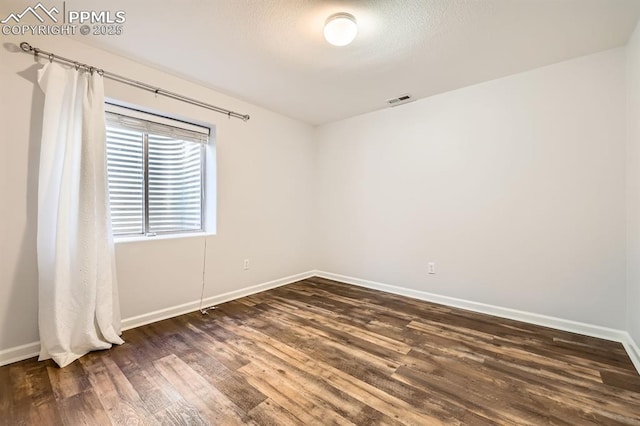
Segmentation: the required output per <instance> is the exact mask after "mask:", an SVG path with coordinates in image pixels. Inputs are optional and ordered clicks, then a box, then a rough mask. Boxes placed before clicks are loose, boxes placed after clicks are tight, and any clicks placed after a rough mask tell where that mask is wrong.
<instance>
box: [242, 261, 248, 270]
mask: <svg viewBox="0 0 640 426" xmlns="http://www.w3.org/2000/svg"><path fill="white" fill-rule="evenodd" d="M242 269H244V270H245V271H246V270H247V269H249V259H245V260H244V262H242Z"/></svg>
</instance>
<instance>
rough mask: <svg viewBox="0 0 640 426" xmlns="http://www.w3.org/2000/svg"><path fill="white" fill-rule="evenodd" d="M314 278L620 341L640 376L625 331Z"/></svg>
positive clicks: (639, 355) (639, 359)
mask: <svg viewBox="0 0 640 426" xmlns="http://www.w3.org/2000/svg"><path fill="white" fill-rule="evenodd" d="M315 275H316V276H318V277H321V278H326V279H330V280H334V281H339V282H343V283H347V284H353V285H357V286H360V287H365V288H369V289H373V290H380V291H384V292H387V293H392V294H397V295H400V296H407V297H411V298H413V299H419V300H425V301H427V302H433V303H438V304H441V305H446V306H451V307H454V308H460V309H466V310H468V311H474V312H480V313H483V314H489V315H493V316H496V317H501V318H508V319H512V320H516V321H522V322H526V323H530V324H535V325H541V326H544V327H550V328H555V329H557V330H562V331H568V332H571V333H577V334H582V335H585V336H591V337H597V338H600V339H605V340H611V341H614V342H620V343H622V345H623V346H624V347H625V349H626V351H627V353H628V354H629V357H630V358H631V361H632V362H633V364H634V366H635V367H636V370H638V373H640V350H639V349H638V346H637V345H636V344H635V342H634V341H633V339H632V338H631V336H630V335H629V333H627V332H626V331H623V330H616V329H613V328H607V327H601V326H598V325H593V324H587V323H582V322H578V321H572V320H567V319H563V318H556V317H551V316H547V315H540V314H535V313H532V312H526V311H520V310H517V309H511V308H504V307H501V306H495V305H488V304H485V303H480V302H473V301H471V300H464V299H458V298H455V297H449V296H442V295H439V294H434V293H428V292H426V291H421V290H414V289H410V288H406V287H398V286H394V285H390V284H383V283H379V282H375V281H369V280H363V279H360V278H354V277H349V276H345V275H340V274H334V273H331V272H324V271H315Z"/></svg>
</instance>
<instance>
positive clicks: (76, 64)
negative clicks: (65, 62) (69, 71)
mask: <svg viewBox="0 0 640 426" xmlns="http://www.w3.org/2000/svg"><path fill="white" fill-rule="evenodd" d="M73 65H74V66H75V67H76V71H78V70H79V69H80V64H79V63H77V62H74V63H73Z"/></svg>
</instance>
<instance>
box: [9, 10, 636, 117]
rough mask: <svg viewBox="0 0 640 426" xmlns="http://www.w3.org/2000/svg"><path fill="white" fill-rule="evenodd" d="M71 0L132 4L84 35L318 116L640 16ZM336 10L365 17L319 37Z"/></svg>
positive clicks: (591, 41)
mask: <svg viewBox="0 0 640 426" xmlns="http://www.w3.org/2000/svg"><path fill="white" fill-rule="evenodd" d="M8 2H9V3H15V4H21V5H28V4H30V3H32V2H24V1H21V0H20V1H17V0H8ZM45 3H46V2H45ZM53 3H55V2H52V4H53ZM66 3H67V8H68V9H70V8H76V9H84V10H90V9H97V10H104V9H109V10H117V9H122V10H124V11H126V14H127V22H126V25H125V32H124V34H123V35H121V36H111V37H106V36H100V37H90V36H78V38H79V39H80V40H81V41H83V42H85V43H88V44H91V45H94V46H97V47H100V48H103V49H106V50H109V51H112V52H115V53H118V54H120V55H122V56H126V57H130V58H134V59H136V60H138V61H140V62H142V63H146V64H150V65H153V66H155V67H158V68H161V69H165V70H168V71H170V72H172V73H173V74H177V75H180V76H183V77H186V78H189V79H191V80H195V81H199V82H201V83H203V84H204V85H206V86H209V87H212V88H215V89H218V90H221V91H223V92H226V93H229V94H232V95H235V96H237V97H239V98H242V99H245V100H248V101H251V102H253V103H255V104H258V105H261V106H264V107H267V108H269V109H272V110H274V111H277V112H281V113H283V114H285V115H288V116H290V117H294V118H297V119H300V120H303V121H305V122H308V123H311V124H321V123H326V122H330V121H333V120H338V119H341V118H346V117H349V116H353V115H357V114H361V113H364V112H368V111H372V110H376V109H380V108H385V107H386V104H385V100H386V99H389V98H393V97H396V96H398V95H401V94H404V93H411V94H412V95H413V96H414V97H415V98H421V97H426V96H430V95H433V94H437V93H441V92H444V91H448V90H452V89H456V88H459V87H463V86H466V85H470V84H474V83H478V82H481V81H486V80H490V79H494V78H498V77H502V76H505V75H509V74H513V73H516V72H521V71H525V70H528V69H532V68H536V67H539V66H543V65H547V64H551V63H555V62H559V61H562V60H565V59H569V58H572V57H576V56H581V55H585V54H588V53H593V52H597V51H601V50H604V49H608V48H612V47H616V46H621V45H623V44H625V43H626V41H627V39H628V37H629V35H630V34H631V32H632V30H633V28H634V27H635V24H636V22H637V21H638V17H639V16H640V0H421V1H420V0H366V1H365V0H344V1H310V0H306V1H305V0H273V1H267V0H215V1H202V0H181V1H178V0H163V1H162V2H158V1H153V2H152V1H135V2H133V1H123V0H111V1H108V2H107V1H104V0H102V1H97V0H67V2H66ZM16 8H18V7H17V6H16ZM336 12H348V13H351V14H353V15H354V16H355V17H356V19H357V21H358V24H359V34H358V37H357V38H356V40H355V41H354V42H353V43H352V44H351V45H349V46H346V47H334V46H331V45H329V44H328V43H326V42H325V41H324V39H323V37H322V27H323V23H324V21H325V19H326V18H327V17H328V16H329V15H331V14H333V13H336ZM42 48H45V49H46V46H42ZM132 77H135V76H132ZM138 77H139V76H138ZM168 89H169V90H170V89H171V88H168Z"/></svg>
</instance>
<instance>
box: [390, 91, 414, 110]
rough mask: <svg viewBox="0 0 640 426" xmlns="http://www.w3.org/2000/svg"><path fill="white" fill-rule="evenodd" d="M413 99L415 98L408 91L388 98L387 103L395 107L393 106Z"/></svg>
mask: <svg viewBox="0 0 640 426" xmlns="http://www.w3.org/2000/svg"><path fill="white" fill-rule="evenodd" d="M412 100H413V98H412V97H411V95H410V94H408V93H406V94H404V95H400V96H398V97H397V98H393V99H388V100H387V105H389V106H392V107H393V106H398V105H402V104H406V103H407V102H411V101H412Z"/></svg>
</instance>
